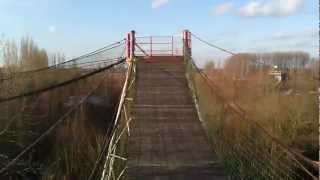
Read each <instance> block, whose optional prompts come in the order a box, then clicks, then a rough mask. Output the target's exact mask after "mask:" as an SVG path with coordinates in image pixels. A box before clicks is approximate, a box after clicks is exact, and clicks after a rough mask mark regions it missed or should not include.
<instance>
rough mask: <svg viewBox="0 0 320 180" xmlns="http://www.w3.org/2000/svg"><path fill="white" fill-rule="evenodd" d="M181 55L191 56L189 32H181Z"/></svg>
mask: <svg viewBox="0 0 320 180" xmlns="http://www.w3.org/2000/svg"><path fill="white" fill-rule="evenodd" d="M182 37H183V55H184V56H191V32H190V31H189V30H184V31H183V36H182Z"/></svg>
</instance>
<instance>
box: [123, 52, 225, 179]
mask: <svg viewBox="0 0 320 180" xmlns="http://www.w3.org/2000/svg"><path fill="white" fill-rule="evenodd" d="M133 109H134V110H133V111H134V112H133V115H134V119H133V120H132V122H131V124H130V137H129V146H128V162H127V171H126V176H125V178H126V179H127V180H191V179H201V180H209V179H210V180H212V179H227V178H226V176H225V175H224V171H223V168H222V166H221V165H220V164H219V162H218V160H217V158H216V157H215V156H214V153H213V151H212V148H211V146H210V144H209V141H208V139H207V136H206V134H205V131H204V129H203V127H202V125H201V122H200V121H199V119H198V115H197V111H196V108H195V104H194V101H193V99H192V95H191V92H190V90H189V87H188V83H187V79H186V77H185V70H184V63H183V57H153V58H151V59H139V60H138V63H137V82H136V97H135V101H134V108H133Z"/></svg>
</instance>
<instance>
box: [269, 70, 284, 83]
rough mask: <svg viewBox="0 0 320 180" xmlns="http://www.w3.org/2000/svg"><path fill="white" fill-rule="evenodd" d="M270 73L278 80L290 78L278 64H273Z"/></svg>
mask: <svg viewBox="0 0 320 180" xmlns="http://www.w3.org/2000/svg"><path fill="white" fill-rule="evenodd" d="M269 75H270V76H272V77H273V78H274V79H275V80H277V81H278V82H282V81H286V80H287V79H288V73H287V72H285V71H281V70H279V68H278V66H273V68H272V69H271V70H270V72H269Z"/></svg>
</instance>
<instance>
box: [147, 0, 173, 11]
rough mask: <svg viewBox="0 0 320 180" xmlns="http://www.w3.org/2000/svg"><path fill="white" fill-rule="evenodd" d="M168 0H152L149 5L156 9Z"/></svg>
mask: <svg viewBox="0 0 320 180" xmlns="http://www.w3.org/2000/svg"><path fill="white" fill-rule="evenodd" d="M168 2H169V0H152V3H151V7H152V9H157V8H159V7H161V6H163V5H165V4H167V3H168Z"/></svg>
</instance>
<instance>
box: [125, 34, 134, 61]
mask: <svg viewBox="0 0 320 180" xmlns="http://www.w3.org/2000/svg"><path fill="white" fill-rule="evenodd" d="M135 41H136V37H135V31H131V32H129V33H128V34H127V38H126V59H127V62H130V61H132V60H133V58H134V56H135V54H134V50H135V43H136V42H135Z"/></svg>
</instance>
